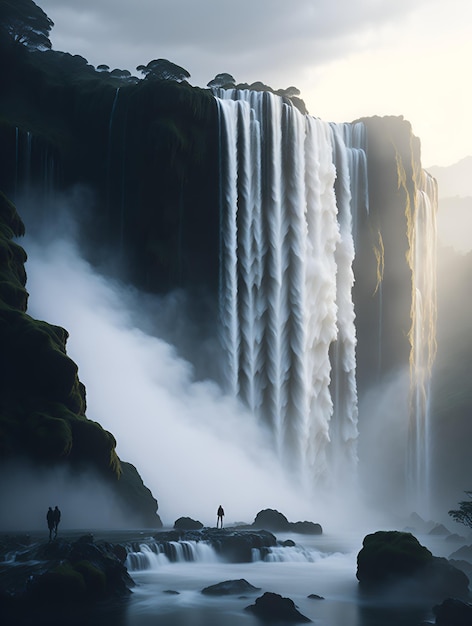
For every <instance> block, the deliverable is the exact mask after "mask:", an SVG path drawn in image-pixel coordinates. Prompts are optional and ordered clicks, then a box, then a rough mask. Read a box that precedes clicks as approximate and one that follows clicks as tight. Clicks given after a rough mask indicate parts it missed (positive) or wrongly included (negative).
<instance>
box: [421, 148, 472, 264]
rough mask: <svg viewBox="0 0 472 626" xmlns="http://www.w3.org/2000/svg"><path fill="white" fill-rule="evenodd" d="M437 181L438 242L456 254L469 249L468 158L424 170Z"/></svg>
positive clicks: (471, 192)
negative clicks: (452, 249)
mask: <svg viewBox="0 0 472 626" xmlns="http://www.w3.org/2000/svg"><path fill="white" fill-rule="evenodd" d="M426 169H427V170H428V172H429V173H430V174H431V175H432V176H434V177H435V178H436V180H437V181H438V188H439V189H438V191H439V211H438V240H439V243H440V244H441V245H445V246H451V247H453V248H454V249H455V250H456V251H457V252H462V253H465V252H469V251H470V250H472V156H467V157H465V158H464V159H461V160H460V161H458V162H457V163H454V165H450V166H449V167H439V166H437V165H435V166H433V167H428V168H426Z"/></svg>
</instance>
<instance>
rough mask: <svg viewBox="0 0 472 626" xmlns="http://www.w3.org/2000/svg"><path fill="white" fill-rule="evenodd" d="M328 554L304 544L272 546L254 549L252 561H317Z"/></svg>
mask: <svg viewBox="0 0 472 626" xmlns="http://www.w3.org/2000/svg"><path fill="white" fill-rule="evenodd" d="M326 556H328V555H327V554H326V553H323V552H319V551H318V550H314V549H312V548H306V547H304V546H299V545H295V546H283V547H282V546H274V547H271V548H264V549H262V550H261V549H258V548H253V550H252V561H253V563H254V562H257V561H264V562H265V563H316V562H317V561H320V560H321V559H323V558H325V557H326Z"/></svg>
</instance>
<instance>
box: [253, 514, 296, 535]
mask: <svg viewBox="0 0 472 626" xmlns="http://www.w3.org/2000/svg"><path fill="white" fill-rule="evenodd" d="M253 526H254V527H255V528H265V529H266V530H272V531H273V532H288V531H289V530H290V522H289V521H288V519H287V518H286V517H285V515H284V514H283V513H280V512H279V511H276V510H275V509H264V510H263V511H259V513H258V514H257V515H256V519H255V520H254V523H253Z"/></svg>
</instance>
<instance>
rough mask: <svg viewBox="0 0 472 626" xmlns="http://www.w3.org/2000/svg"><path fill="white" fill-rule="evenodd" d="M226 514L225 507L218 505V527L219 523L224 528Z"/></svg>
mask: <svg viewBox="0 0 472 626" xmlns="http://www.w3.org/2000/svg"><path fill="white" fill-rule="evenodd" d="M224 515H225V512H224V510H223V507H222V506H221V504H220V506H219V507H218V511H217V512H216V516H217V517H216V527H217V528H218V524H219V525H220V527H221V528H223V517H224Z"/></svg>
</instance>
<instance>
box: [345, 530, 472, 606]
mask: <svg viewBox="0 0 472 626" xmlns="http://www.w3.org/2000/svg"><path fill="white" fill-rule="evenodd" d="M357 579H358V580H359V582H360V584H361V586H362V588H363V589H364V590H369V591H373V592H375V593H377V592H384V591H386V590H387V591H391V590H393V589H395V588H396V587H397V586H398V585H399V584H400V585H401V588H402V589H403V590H404V591H403V593H405V589H407V588H409V590H410V592H411V593H415V594H417V595H418V596H419V597H421V596H424V597H431V598H435V599H437V600H438V601H439V600H442V599H445V598H447V597H448V596H455V597H459V598H466V597H467V596H468V592H469V579H468V578H467V576H466V575H465V574H464V572H462V571H461V570H459V569H457V568H456V567H454V566H453V565H451V564H450V563H449V562H448V561H447V559H444V558H439V557H435V556H433V554H432V553H431V552H430V551H429V550H428V549H427V548H426V547H424V546H422V545H421V544H420V543H419V541H418V540H417V539H416V537H414V536H413V535H412V534H411V533H405V532H399V531H378V532H376V533H373V534H370V535H367V536H366V537H365V538H364V541H363V547H362V550H361V551H360V552H359V554H358V556H357Z"/></svg>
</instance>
